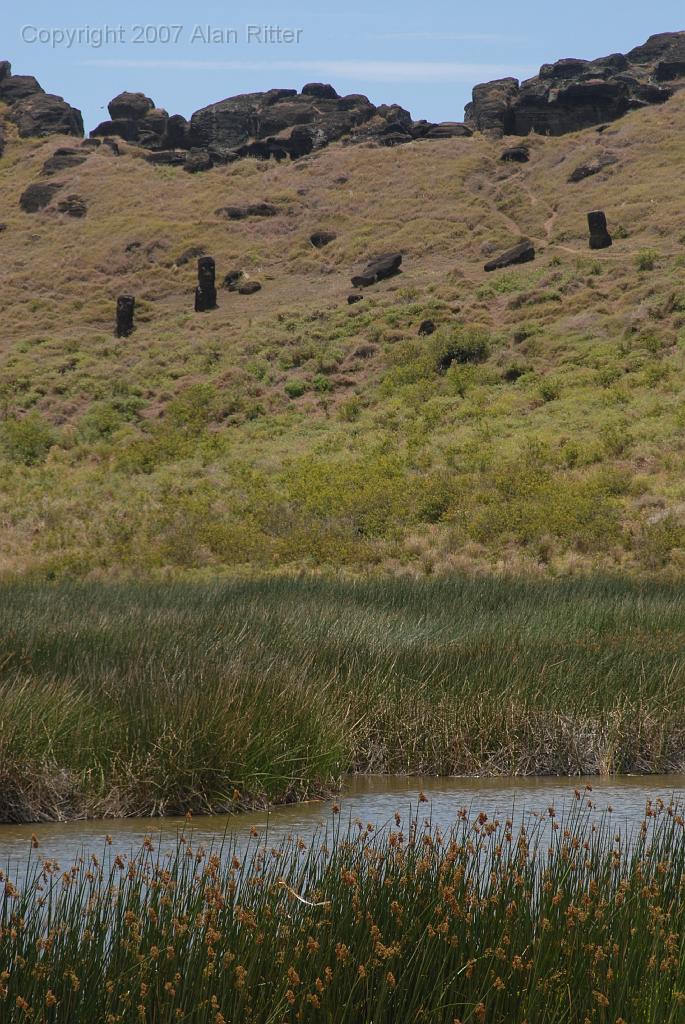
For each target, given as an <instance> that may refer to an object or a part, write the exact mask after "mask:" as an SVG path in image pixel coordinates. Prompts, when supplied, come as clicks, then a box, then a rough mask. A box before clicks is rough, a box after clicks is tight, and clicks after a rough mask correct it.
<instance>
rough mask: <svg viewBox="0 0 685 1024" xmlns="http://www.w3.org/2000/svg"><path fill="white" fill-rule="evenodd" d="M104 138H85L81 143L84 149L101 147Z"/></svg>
mask: <svg viewBox="0 0 685 1024" xmlns="http://www.w3.org/2000/svg"><path fill="white" fill-rule="evenodd" d="M101 145H102V139H84V140H83V141H82V143H81V148H82V149H99V147H100V146H101Z"/></svg>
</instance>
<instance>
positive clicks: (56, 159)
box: [41, 146, 88, 177]
mask: <svg viewBox="0 0 685 1024" xmlns="http://www.w3.org/2000/svg"><path fill="white" fill-rule="evenodd" d="M87 159H88V154H87V153H83V152H79V150H78V149H70V148H69V147H68V146H60V148H59V149H56V150H55V152H54V153H53V154H52V156H49V157H48V159H47V160H46V161H45V163H44V164H43V169H42V172H41V173H42V174H45V175H46V176H47V177H50V175H52V174H58V173H59V172H60V171H66V170H69V169H70V168H72V167H79V166H80V165H81V164H84V163H85V162H86V160H87Z"/></svg>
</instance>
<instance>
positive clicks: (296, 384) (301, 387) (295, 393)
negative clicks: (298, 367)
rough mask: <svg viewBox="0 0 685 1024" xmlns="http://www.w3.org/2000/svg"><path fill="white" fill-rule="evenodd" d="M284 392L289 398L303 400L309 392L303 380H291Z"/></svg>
mask: <svg viewBox="0 0 685 1024" xmlns="http://www.w3.org/2000/svg"><path fill="white" fill-rule="evenodd" d="M284 390H285V393H286V395H287V396H288V398H302V395H303V394H304V393H305V391H306V390H307V385H306V384H305V382H304V381H303V380H289V381H288V382H287V383H286V385H285V389H284Z"/></svg>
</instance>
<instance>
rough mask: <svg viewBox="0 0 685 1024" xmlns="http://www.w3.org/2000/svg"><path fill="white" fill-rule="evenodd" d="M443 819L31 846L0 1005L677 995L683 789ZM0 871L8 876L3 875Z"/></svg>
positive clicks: (241, 1004)
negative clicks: (638, 804)
mask: <svg viewBox="0 0 685 1024" xmlns="http://www.w3.org/2000/svg"><path fill="white" fill-rule="evenodd" d="M586 795H587V794H581V793H580V792H578V793H577V801H578V802H577V804H575V805H572V806H571V807H570V809H569V810H568V812H567V813H566V814H565V815H562V817H561V818H560V819H558V818H557V815H556V812H555V810H554V808H550V810H549V812H548V815H547V816H544V817H540V818H538V819H537V820H535V819H532V818H523V819H519V820H518V822H517V823H515V822H514V821H513V820H511V819H509V820H489V819H488V817H487V815H485V814H480V815H475V814H473V815H470V814H469V813H468V812H467V811H466V810H462V811H461V812H460V813H459V815H458V816H457V819H456V821H455V823H454V825H453V827H452V828H451V829H449V830H448V831H445V832H443V831H441V830H440V829H439V828H437V827H435V826H434V825H433V824H432V822H431V821H430V818H426V819H423V818H422V813H423V810H424V808H421V807H420V808H419V811H418V812H417V813H416V814H415V815H414V816H413V817H409V818H408V819H406V820H403V818H402V817H401V816H400V815H399V814H396V815H395V820H394V822H391V823H390V824H388V825H386V826H384V827H381V828H380V829H379V830H378V831H376V830H375V829H374V827H373V826H372V825H366V824H364V823H363V822H361V821H359V822H350V823H349V827H348V828H347V829H345V827H341V826H340V824H339V821H338V823H335V819H334V822H333V823H332V824H331V825H330V826H329V827H328V829H327V830H326V831H324V832H322V834H320V835H319V836H317V837H316V839H315V840H314V841H313V842H311V843H310V844H309V845H307V844H306V843H304V842H303V841H302V840H300V839H298V838H297V837H292V838H290V839H288V840H287V841H285V842H284V843H283V844H282V845H280V846H279V847H277V848H271V847H270V845H269V842H268V837H266V836H260V835H258V834H257V833H256V830H255V835H254V838H253V839H252V841H251V843H250V844H249V845H247V846H246V847H245V846H243V847H242V848H238V847H237V846H236V845H235V843H234V842H233V841H226V842H225V843H223V844H221V845H218V846H217V847H216V848H209V849H202V848H200V847H196V846H195V844H194V841H193V836H192V831H190V829H188V830H187V831H184V832H182V833H181V834H180V835H179V837H178V843H177V845H176V847H175V849H173V850H172V851H171V852H170V853H165V852H164V844H162V846H161V847H159V848H157V844H156V842H155V840H153V839H150V838H148V839H146V840H145V842H144V844H143V847H142V848H141V849H140V850H139V851H137V852H133V853H131V854H130V855H127V856H124V855H122V854H120V853H115V852H114V850H113V848H112V847H110V846H108V845H106V846H105V850H104V853H102V852H100V853H99V854H91V855H90V856H86V855H83V856H82V857H80V858H79V859H78V860H77V862H76V863H75V864H74V865H72V866H64V867H61V866H60V865H58V864H56V863H55V862H54V861H50V860H41V859H40V856H39V851H36V852H35V853H33V856H32V859H31V861H30V865H29V868H28V871H27V872H26V873H25V875H24V878H23V881H22V882H19V881H18V880H17V879H16V878H15V879H14V880H12V879H10V878H7V877H4V876H3V877H2V881H1V882H0V885H1V886H2V888H0V1017H1V1019H2V1020H3V1022H5V1021H6V1022H7V1024H27V1022H28V1021H31V1022H32V1024H61V1022H62V1021H69V1022H70V1024H93V1022H95V1021H97V1022H103V1024H105V1022H106V1024H140V1022H149V1024H152V1022H172V1021H183V1022H185V1024H229V1022H230V1024H240V1022H248V1021H250V1022H260V1024H261V1022H269V1024H286V1022H288V1024H290V1022H295V1021H327V1022H335V1024H348V1022H349V1024H359V1022H361V1021H364V1022H369V1024H370V1022H373V1024H394V1022H396V1021H398V1020H401V1021H407V1022H422V1021H430V1022H432V1024H485V1022H488V1024H543V1022H544V1024H562V1022H563V1024H566V1022H569V1021H579V1022H584V1021H591V1022H595V1021H596V1022H609V1021H610V1022H611V1024H617V1022H619V1024H620V1022H631V1021H649V1022H650V1024H662V1022H663V1024H666V1022H672V1024H675V1022H676V1021H680V1020H682V1019H683V1013H685V957H684V956H683V951H684V948H685V900H684V899H683V892H684V891H685V841H684V836H683V828H684V822H683V818H682V816H681V815H680V813H679V810H678V808H676V807H674V806H672V805H671V806H667V805H664V804H663V803H661V802H657V803H656V804H649V805H648V806H647V810H646V815H645V818H644V820H643V821H642V823H641V824H640V825H639V826H637V827H636V829H635V831H634V832H632V833H629V832H627V831H626V830H625V828H624V829H621V828H620V827H618V828H617V827H616V825H615V824H614V823H613V822H612V820H611V815H610V814H606V815H605V816H604V817H602V818H598V817H596V816H595V813H594V812H593V811H591V810H590V809H589V808H588V804H589V803H590V804H591V800H590V801H588V800H587V799H586ZM3 890H4V891H3Z"/></svg>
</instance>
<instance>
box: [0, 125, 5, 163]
mask: <svg viewBox="0 0 685 1024" xmlns="http://www.w3.org/2000/svg"><path fill="white" fill-rule="evenodd" d="M4 152H5V129H4V128H3V127H2V125H1V124H0V156H2V154H3V153H4Z"/></svg>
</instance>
